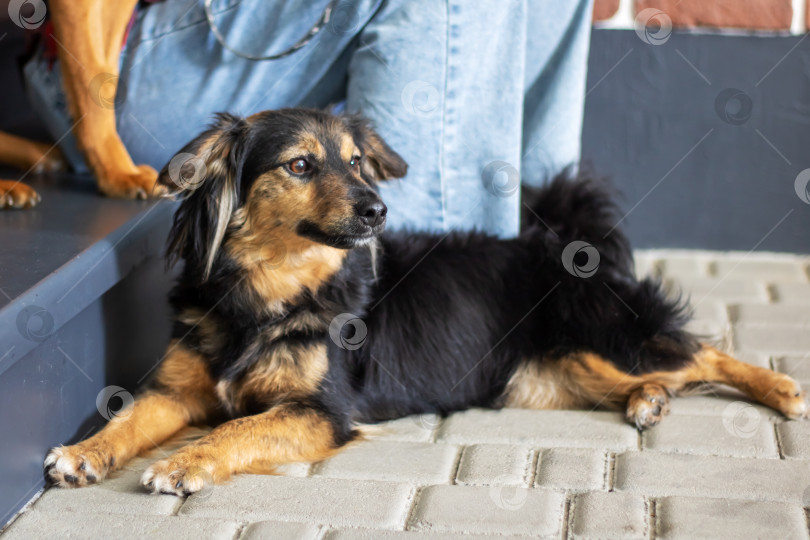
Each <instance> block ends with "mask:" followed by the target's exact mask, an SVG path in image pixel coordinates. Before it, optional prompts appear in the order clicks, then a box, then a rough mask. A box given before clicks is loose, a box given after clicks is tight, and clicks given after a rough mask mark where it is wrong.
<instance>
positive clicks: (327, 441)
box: [142, 405, 337, 492]
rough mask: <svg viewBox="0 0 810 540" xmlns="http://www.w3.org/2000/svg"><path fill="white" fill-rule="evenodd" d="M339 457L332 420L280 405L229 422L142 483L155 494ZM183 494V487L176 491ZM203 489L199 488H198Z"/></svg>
mask: <svg viewBox="0 0 810 540" xmlns="http://www.w3.org/2000/svg"><path fill="white" fill-rule="evenodd" d="M336 451H337V448H336V447H335V443H334V431H333V429H332V426H331V424H330V423H329V421H328V420H327V419H325V418H324V417H323V416H321V415H320V414H319V413H317V412H315V411H310V410H305V411H302V410H296V409H294V408H292V407H290V406H288V405H279V406H277V407H274V408H273V409H271V410H269V411H267V412H266V413H262V414H258V415H255V416H247V417H243V418H237V419H235V420H231V421H229V422H226V423H224V424H222V425H220V426H219V427H217V428H216V429H214V430H213V431H212V432H211V433H210V434H208V435H206V436H205V437H203V438H201V439H200V440H198V441H197V442H195V443H193V444H191V445H189V446H186V447H185V448H183V449H181V450H180V451H178V452H177V453H175V454H174V455H172V456H171V457H170V458H168V459H165V460H162V461H159V462H157V463H155V464H154V465H152V467H150V468H149V469H148V470H147V471H146V473H144V477H143V479H142V482H143V483H144V484H146V485H147V486H148V487H150V486H151V488H152V489H154V490H161V489H166V490H172V489H175V487H176V486H177V483H178V482H182V484H181V486H183V485H188V486H193V485H196V484H197V482H198V481H199V478H195V476H196V477H199V476H202V475H205V476H210V478H212V479H213V480H214V481H215V482H222V481H224V480H226V479H228V478H229V477H230V476H231V475H232V474H235V473H240V472H254V473H255V472H271V471H272V470H273V467H274V466H276V465H281V464H285V463H293V462H297V461H319V460H322V459H325V458H327V457H329V456H331V455H332V454H334V453H335V452H336ZM177 489H179V490H180V491H181V492H182V487H181V488H177ZM197 489H199V488H197Z"/></svg>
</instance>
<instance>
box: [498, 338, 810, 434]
mask: <svg viewBox="0 0 810 540" xmlns="http://www.w3.org/2000/svg"><path fill="white" fill-rule="evenodd" d="M701 383H721V384H727V385H729V386H733V387H735V388H737V389H739V390H741V391H742V392H744V393H746V394H747V395H749V396H750V397H751V398H753V399H754V400H756V401H759V402H760V403H763V404H765V405H767V406H769V407H772V408H773V409H776V410H777V411H779V412H781V413H782V414H784V415H785V416H787V417H788V418H804V417H807V416H808V414H809V413H810V405H808V402H807V395H806V393H805V392H804V391H803V390H802V389H801V387H800V386H799V384H798V383H797V382H796V381H794V380H793V379H791V378H790V377H789V376H787V375H784V374H782V373H776V372H774V371H771V370H769V369H765V368H761V367H757V366H752V365H750V364H746V363H745V362H740V361H739V360H736V359H735V358H733V357H731V356H729V355H727V354H725V353H722V352H720V351H718V350H717V349H714V348H712V347H708V346H703V347H702V348H701V349H700V351H698V353H697V354H696V355H695V357H694V359H693V360H692V361H688V362H686V363H685V364H684V366H683V367H682V368H681V369H679V370H676V371H655V372H651V373H645V374H643V375H632V374H630V373H626V372H624V371H622V370H620V369H618V368H617V367H616V366H615V365H614V364H613V363H612V362H610V361H608V360H606V359H604V358H602V357H600V356H599V355H596V354H592V353H577V354H571V355H569V356H566V357H564V358H560V359H558V360H546V361H542V362H537V361H535V360H529V361H526V362H524V363H523V364H522V365H521V366H520V367H519V368H518V369H517V370H516V372H515V374H514V375H513V377H512V379H510V381H509V383H508V384H507V387H506V391H505V393H504V400H503V402H504V406H506V407H524V408H530V409H555V408H579V407H583V406H587V405H591V406H597V407H605V408H611V409H621V408H626V411H627V418H628V420H629V421H630V422H633V423H635V424H636V425H637V426H638V427H639V428H641V429H643V428H645V427H649V426H652V425H655V424H657V423H658V422H659V421H660V420H661V417H663V416H664V415H665V414H667V412H668V411H669V406H668V395H669V394H676V395H677V393H678V392H679V391H681V390H684V389H686V388H688V387H690V386H693V385H695V384H701ZM659 408H660V410H659Z"/></svg>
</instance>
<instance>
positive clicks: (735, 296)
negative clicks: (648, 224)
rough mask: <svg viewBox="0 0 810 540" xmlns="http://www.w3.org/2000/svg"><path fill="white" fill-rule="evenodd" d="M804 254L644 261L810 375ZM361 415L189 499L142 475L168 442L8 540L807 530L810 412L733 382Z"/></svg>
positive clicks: (701, 320) (736, 340) (701, 322)
mask: <svg viewBox="0 0 810 540" xmlns="http://www.w3.org/2000/svg"><path fill="white" fill-rule="evenodd" d="M808 261H809V259H808V258H807V257H804V258H802V257H791V256H786V255H779V254H757V253H754V254H750V255H748V254H745V253H731V254H725V253H714V252H684V251H660V250H656V251H646V252H641V253H639V254H638V256H637V257H636V269H637V272H639V273H640V274H645V275H653V276H656V277H660V278H663V279H664V280H665V282H666V283H667V284H668V285H669V286H671V287H674V288H675V289H680V290H683V291H684V292H686V293H691V298H692V303H693V306H694V307H695V322H693V323H692V324H691V326H690V328H692V329H694V330H695V331H708V332H707V333H712V334H716V336H714V337H716V338H717V341H716V342H717V343H718V344H719V346H721V347H728V350H732V351H734V352H733V354H734V355H735V356H737V357H738V358H739V359H740V360H743V361H745V362H748V363H751V364H754V365H758V366H761V367H770V366H773V368H774V369H776V370H777V371H780V372H782V373H785V374H789V375H791V376H792V377H794V378H795V379H797V380H798V381H800V382H801V383H803V385H804V386H805V387H806V388H808V389H810V280H808ZM362 429H363V430H364V432H365V433H366V435H367V440H365V441H363V442H360V443H358V444H356V445H354V446H352V447H351V448H349V449H347V450H346V451H345V452H343V453H339V454H337V455H336V456H335V457H333V458H332V459H330V460H327V461H324V462H322V463H314V464H308V463H304V464H293V465H288V466H285V467H282V468H281V470H280V471H279V472H280V474H279V475H277V476H257V475H243V476H239V477H236V478H234V479H232V480H231V481H229V482H227V483H226V484H224V485H221V486H216V487H214V488H213V489H210V490H208V489H207V490H205V491H204V492H203V493H200V494H197V495H193V496H191V497H189V498H187V499H180V498H176V497H173V496H169V495H159V496H154V495H149V494H147V493H146V492H144V491H143V490H142V488H141V487H140V486H139V482H138V481H139V478H140V475H141V473H142V472H143V470H144V469H145V468H146V467H147V466H148V465H149V464H150V463H151V462H153V461H155V460H157V459H159V458H160V457H162V455H161V452H169V451H172V449H173V448H174V447H164V448H163V449H161V450H159V451H157V452H153V453H152V454H150V456H149V457H145V458H139V459H137V460H135V461H133V462H132V463H130V464H129V465H128V466H127V467H126V468H125V469H124V470H123V471H121V472H120V473H116V475H115V477H114V478H112V479H109V480H108V481H107V482H104V483H103V484H101V485H99V486H95V487H91V488H84V489H76V490H60V489H48V490H46V491H45V493H44V494H43V495H42V496H41V497H40V498H39V499H37V500H36V501H35V502H33V503H32V504H31V505H30V506H29V508H28V509H27V510H26V511H25V512H24V513H22V514H21V515H20V516H19V517H18V518H17V519H16V520H15V521H13V522H12V523H11V524H10V525H9V526H8V527H6V529H4V531H3V532H2V535H0V536H1V537H0V540H7V539H9V540H13V539H26V540H27V539H29V538H31V539H34V540H39V539H50V538H80V539H81V538H93V539H95V538H155V539H158V540H162V539H177V538H179V539H183V538H189V539H193V540H202V539H208V538H212V539H219V538H222V539H232V540H246V539H248V540H253V539H260V538H281V539H287V538H291V539H303V540H369V539H374V540H377V539H379V540H420V539H421V540H429V539H432V540H449V539H456V538H463V539H465V540H477V539H491V540H494V539H500V540H503V539H515V540H516V539H526V538H555V539H563V540H575V539H585V538H587V539H596V538H609V539H620V538H632V539H635V538H639V539H689V540H692V539H701V538H705V539H735V540H736V539H748V538H762V539H771V538H774V539H776V538H778V539H794V538H795V539H803V540H810V535H809V534H808V521H807V516H808V515H810V420H808V421H793V420H787V419H785V418H783V417H782V416H781V414H780V413H778V412H777V411H774V410H772V409H769V408H767V407H765V406H762V405H759V404H757V403H754V402H752V401H750V400H749V399H748V398H747V397H746V396H745V395H744V394H742V393H741V392H739V391H738V390H735V389H732V388H728V387H712V388H704V389H695V390H693V393H692V395H689V396H682V397H674V398H672V400H671V412H670V415H669V416H667V417H665V418H664V419H663V421H662V422H661V423H660V424H659V425H658V426H657V427H654V428H652V429H650V430H648V431H646V432H644V433H643V434H640V433H639V432H638V431H637V430H636V429H635V427H633V426H630V425H628V424H627V423H626V422H625V421H624V415H623V413H622V412H616V411H604V410H594V411H590V410H582V411H525V410H515V409H510V410H503V411H487V410H480V409H477V410H470V411H465V412H461V413H455V414H451V415H449V416H448V417H447V418H444V419H443V418H440V417H438V416H436V415H421V416H420V415H416V416H411V417H407V418H402V419H399V420H395V421H392V422H386V423H382V424H377V425H374V426H362ZM37 452H38V451H36V452H32V453H34V454H36V453H37ZM43 452H44V449H43ZM36 459H39V456H38V455H37V457H36ZM1 486H2V483H1V482H0V487H1Z"/></svg>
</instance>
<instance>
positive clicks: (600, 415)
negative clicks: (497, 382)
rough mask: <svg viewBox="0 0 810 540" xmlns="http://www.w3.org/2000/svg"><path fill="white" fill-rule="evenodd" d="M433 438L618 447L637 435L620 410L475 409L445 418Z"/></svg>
mask: <svg viewBox="0 0 810 540" xmlns="http://www.w3.org/2000/svg"><path fill="white" fill-rule="evenodd" d="M437 441H439V442H448V443H459V444H474V443H506V444H517V445H532V446H536V447H546V448H548V447H572V448H576V447H579V448H610V449H616V450H621V449H628V448H636V447H637V444H638V436H637V434H636V430H635V428H633V427H631V426H630V425H628V424H627V423H626V422H625V420H624V416H623V415H622V414H621V413H615V412H608V411H591V412H583V411H529V410H522V409H503V410H501V411H489V410H481V409H476V410H470V411H466V412H462V413H457V414H454V415H453V416H451V417H450V418H448V419H447V420H446V421H445V423H444V424H443V425H442V428H441V429H440V430H439V434H438V438H437Z"/></svg>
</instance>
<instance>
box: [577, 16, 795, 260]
mask: <svg viewBox="0 0 810 540" xmlns="http://www.w3.org/2000/svg"><path fill="white" fill-rule="evenodd" d="M589 69H590V71H589V77H588V79H589V80H588V89H589V90H588V92H589V93H588V97H587V100H586V111H585V126H584V133H583V147H584V148H583V157H585V158H586V159H590V160H591V161H592V162H593V164H594V165H595V166H596V168H597V170H599V171H600V172H604V173H607V174H609V175H610V176H611V177H612V178H613V180H614V182H615V183H616V184H617V185H618V187H619V188H620V190H621V191H622V192H623V197H622V201H621V203H622V206H623V209H624V211H625V212H626V213H627V217H626V219H625V222H624V225H625V226H626V227H627V228H628V230H629V232H630V236H631V239H632V240H633V242H634V245H635V246H636V247H644V248H663V247H667V248H702V249H721V250H726V249H735V250H745V251H747V250H751V249H757V250H770V251H795V252H801V253H810V204H807V203H806V202H805V201H803V200H802V199H801V198H800V197H799V196H798V195H797V193H796V183H797V182H796V179H797V176H798V175H799V173H800V172H801V171H803V170H804V169H807V168H808V167H810V39H804V38H803V37H801V36H798V37H796V36H775V37H753V36H728V35H725V36H719V35H706V34H683V33H682V34H673V35H672V36H671V37H670V39H669V40H668V41H667V42H666V43H664V44H662V45H650V44H647V43H645V42H644V41H642V40H641V39H640V38H639V37H638V36H637V35H636V33H635V32H634V31H632V30H628V31H623V30H594V32H593V39H592V43H591V56H590V64H589ZM808 175H810V172H808ZM802 180H803V179H802ZM802 180H800V181H799V183H800V184H803V181H802ZM800 187H801V186H800ZM805 198H807V197H806V196H805Z"/></svg>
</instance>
